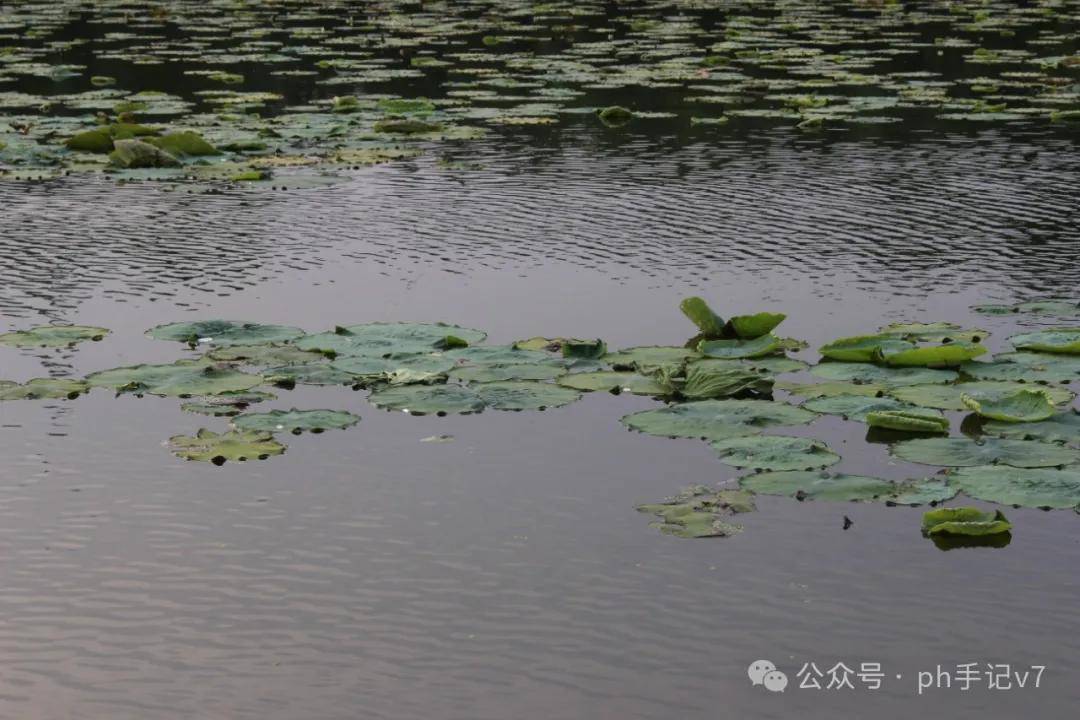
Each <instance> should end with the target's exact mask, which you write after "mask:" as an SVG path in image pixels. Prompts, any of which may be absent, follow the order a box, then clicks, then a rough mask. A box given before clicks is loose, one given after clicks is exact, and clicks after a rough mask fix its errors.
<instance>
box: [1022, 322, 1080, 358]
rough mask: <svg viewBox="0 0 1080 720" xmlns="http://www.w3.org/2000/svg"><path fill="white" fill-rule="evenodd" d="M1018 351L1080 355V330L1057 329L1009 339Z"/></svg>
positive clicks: (1024, 334) (1023, 334)
mask: <svg viewBox="0 0 1080 720" xmlns="http://www.w3.org/2000/svg"><path fill="white" fill-rule="evenodd" d="M1009 342H1011V343H1012V344H1013V347H1015V348H1016V349H1018V350H1031V351H1034V352H1046V353H1062V354H1065V355H1080V328H1057V329H1054V330H1043V331H1041V332H1032V333H1021V334H1020V335H1013V336H1012V337H1011V338H1009Z"/></svg>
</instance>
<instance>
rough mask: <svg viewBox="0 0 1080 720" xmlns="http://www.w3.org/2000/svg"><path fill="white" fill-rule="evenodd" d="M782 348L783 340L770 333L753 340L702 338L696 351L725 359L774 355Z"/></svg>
mask: <svg viewBox="0 0 1080 720" xmlns="http://www.w3.org/2000/svg"><path fill="white" fill-rule="evenodd" d="M783 349H784V341H783V340H781V339H780V338H778V337H776V336H775V335H771V334H770V335H762V336H761V337H759V338H755V339H754V340H702V341H701V343H699V344H698V351H699V352H701V353H702V354H704V355H706V356H708V357H711V358H720V359H727V360H735V359H742V358H759V357H764V356H766V355H776V354H778V353H780V352H781V351H783Z"/></svg>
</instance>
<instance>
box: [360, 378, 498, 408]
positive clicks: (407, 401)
mask: <svg viewBox="0 0 1080 720" xmlns="http://www.w3.org/2000/svg"><path fill="white" fill-rule="evenodd" d="M368 401H369V402H370V403H371V404H372V405H375V406H376V407H381V408H385V409H387V410H401V411H402V412H407V413H409V414H411V415H429V414H432V413H434V414H436V415H448V414H451V413H460V414H462V415H465V414H468V413H475V412H480V411H481V410H483V409H484V406H485V405H486V402H485V401H484V398H482V397H481V396H480V395H479V394H478V393H476V392H475V391H473V390H471V389H469V388H465V387H459V386H456V385H406V386H402V387H391V388H386V389H384V390H378V391H376V392H373V393H372V394H371V396H370V397H369V398H368Z"/></svg>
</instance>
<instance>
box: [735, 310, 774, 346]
mask: <svg viewBox="0 0 1080 720" xmlns="http://www.w3.org/2000/svg"><path fill="white" fill-rule="evenodd" d="M785 318H787V315H784V314H783V313H767V312H763V313H757V314H756V315H736V316H735V317H733V318H731V319H730V320H728V321H727V327H726V328H725V331H726V334H729V335H734V336H735V337H737V338H740V339H742V340H753V339H755V338H759V337H761V336H762V335H768V334H769V333H771V332H772V331H773V330H775V329H776V326H777V325H779V324H780V323H782V322H784V319H785Z"/></svg>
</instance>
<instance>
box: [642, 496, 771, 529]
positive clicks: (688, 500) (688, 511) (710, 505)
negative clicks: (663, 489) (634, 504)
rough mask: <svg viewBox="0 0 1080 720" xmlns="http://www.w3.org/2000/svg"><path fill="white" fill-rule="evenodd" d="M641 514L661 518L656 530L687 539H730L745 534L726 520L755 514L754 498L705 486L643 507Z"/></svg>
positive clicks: (653, 524)
mask: <svg viewBox="0 0 1080 720" xmlns="http://www.w3.org/2000/svg"><path fill="white" fill-rule="evenodd" d="M637 509H638V511H639V512H644V513H649V514H651V515H658V516H659V517H660V519H661V520H660V522H656V523H652V526H653V527H656V528H658V529H659V530H660V531H661V532H663V533H666V534H668V535H675V536H677V537H684V538H701V537H728V536H730V535H734V534H735V533H738V532H741V531H742V528H741V527H740V526H739V525H734V524H732V523H729V522H727V521H726V520H724V518H726V517H729V516H731V515H735V514H738V513H745V512H752V511H753V510H755V507H754V498H753V496H752V495H751V494H750V493H748V492H745V491H742V490H709V489H708V488H706V487H705V486H703V485H694V486H691V487H688V488H686V489H684V490H683V491H682V492H681V493H679V494H678V495H676V496H675V497H671V498H668V499H667V500H665V501H664V502H662V503H654V504H649V505H639V506H638V508H637Z"/></svg>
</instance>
